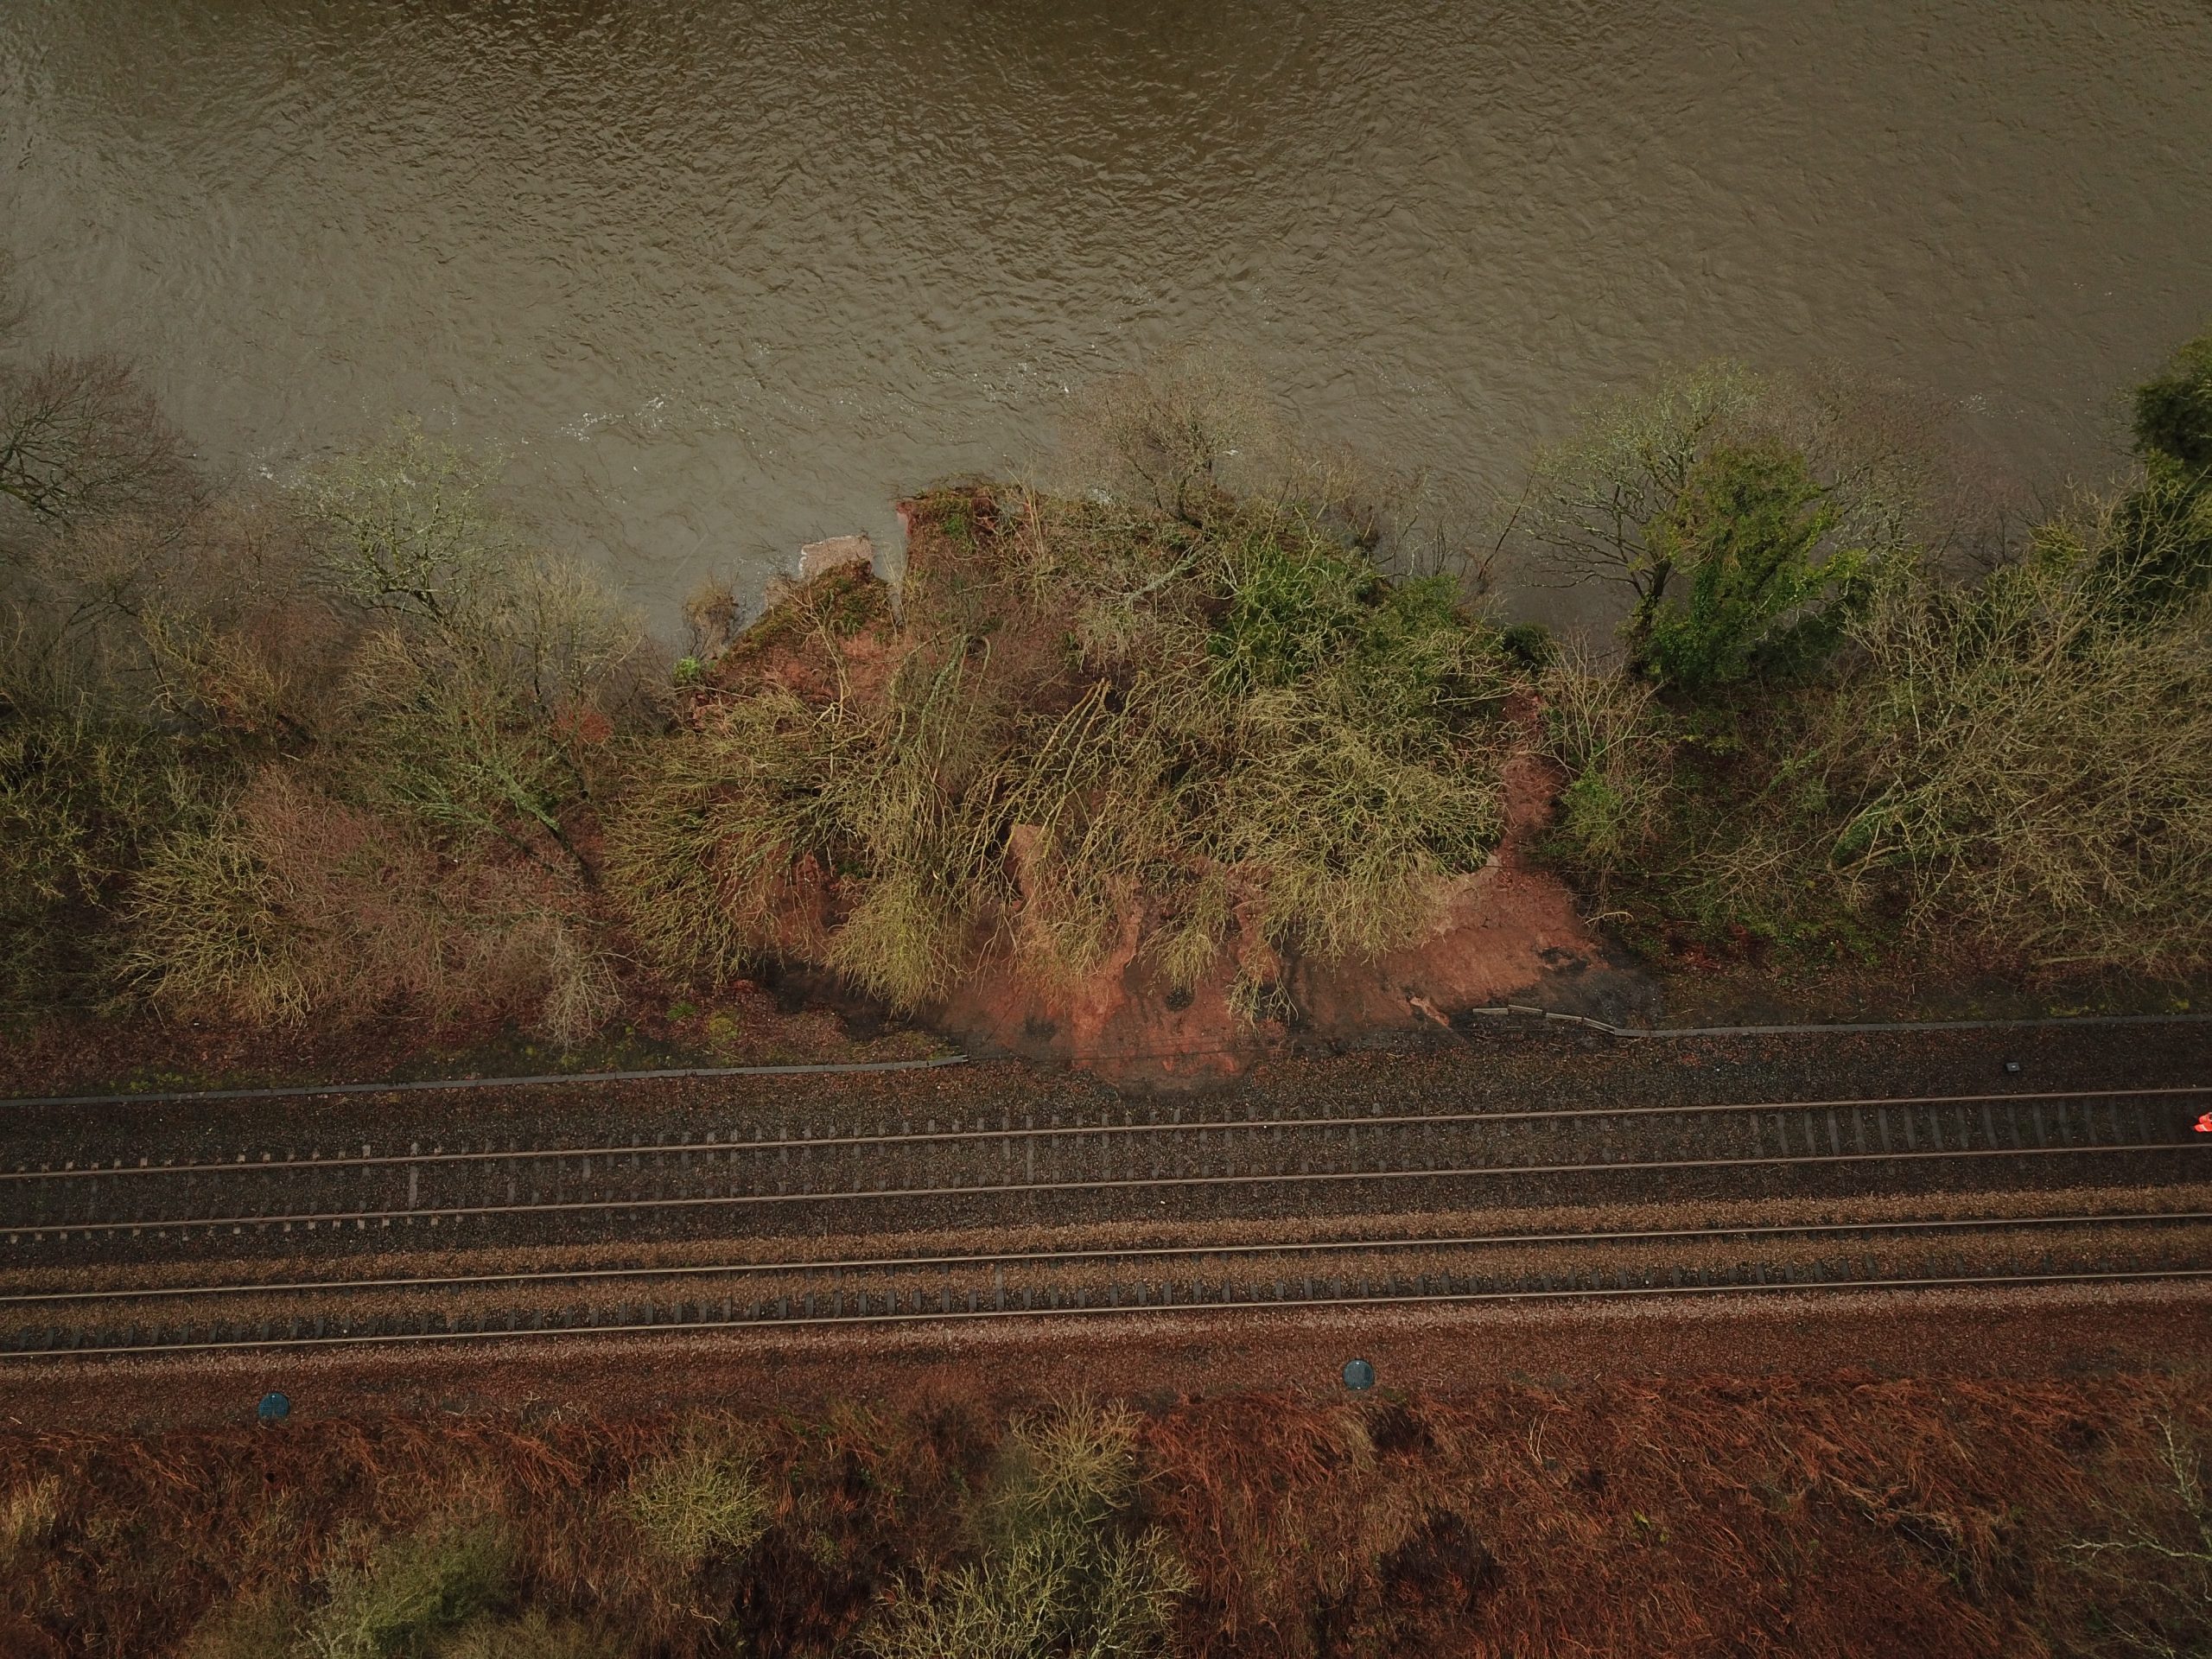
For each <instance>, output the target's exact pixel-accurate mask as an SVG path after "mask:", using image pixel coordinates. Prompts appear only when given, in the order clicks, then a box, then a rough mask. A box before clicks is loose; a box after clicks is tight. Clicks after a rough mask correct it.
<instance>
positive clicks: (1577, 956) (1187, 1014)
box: [931, 753, 1643, 1083]
mask: <svg viewBox="0 0 2212 1659" xmlns="http://www.w3.org/2000/svg"><path fill="white" fill-rule="evenodd" d="M1504 781H1505V791H1504V792H1505V808H1506V833H1505V836H1504V838H1503V841H1502V842H1500V843H1499V845H1498V847H1497V851H1496V852H1495V853H1494V854H1493V855H1491V861H1490V862H1489V864H1487V865H1486V866H1485V867H1484V868H1482V869H1479V870H1477V871H1475V872H1473V873H1472V874H1467V875H1464V876H1459V877H1456V878H1454V879H1452V880H1450V881H1447V882H1446V883H1444V884H1442V886H1441V888H1440V892H1439V893H1438V895H1437V906H1436V920H1435V923H1434V925H1433V927H1432V928H1431V930H1430V931H1429V933H1428V935H1427V937H1426V938H1422V939H1421V940H1418V941H1417V942H1415V943H1414V944H1408V945H1405V946H1402V947H1401V948H1400V949H1398V950H1393V951H1391V952H1389V954H1388V955H1386V956H1383V957H1377V958H1375V959H1373V960H1370V961H1351V962H1342V963H1328V964H1317V963H1288V964H1284V966H1285V968H1286V969H1287V980H1288V985H1287V988H1288V989H1289V992H1290V995H1291V997H1292V999H1293V1001H1294V1007H1295V1013H1294V1014H1293V1015H1292V1016H1291V1018H1290V1019H1289V1020H1263V1021H1261V1022H1259V1023H1256V1024H1255V1022H1253V1021H1252V1020H1249V1019H1247V1018H1246V1017H1245V1016H1244V1015H1243V1014H1241V1013H1240V1012H1239V1011H1238V1010H1237V1009H1236V1007H1233V1006H1232V1005H1231V1003H1230V995H1229V993H1230V984H1231V982H1233V980H1234V979H1235V977H1236V973H1237V970H1238V968H1239V966H1240V963H1239V961H1238V960H1237V959H1236V957H1235V956H1234V954H1233V953H1225V954H1224V959H1223V961H1222V962H1221V963H1218V964H1217V966H1216V968H1215V969H1214V971H1213V972H1212V973H1211V975H1210V976H1207V977H1206V978H1205V979H1204V980H1203V981H1201V982H1199V983H1198V985H1197V986H1196V987H1195V988H1193V989H1192V992H1191V993H1189V994H1188V995H1183V996H1178V995H1173V992H1172V991H1171V988H1169V987H1168V986H1167V985H1166V983H1165V982H1164V981H1163V980H1162V979H1161V977H1160V976H1159V974H1158V973H1157V972H1156V971H1154V969H1153V968H1152V966H1151V964H1150V963H1149V962H1148V961H1147V959H1146V957H1144V956H1143V955H1142V953H1141V933H1140V925H1139V924H1140V918H1138V917H1137V916H1136V915H1135V914H1131V915H1129V916H1128V917H1126V918H1124V922H1123V926H1122V935H1121V938H1119V939H1118V940H1117V941H1116V944H1115V947H1114V949H1113V950H1112V951H1111V952H1110V953H1109V955H1108V957H1107V958H1106V960H1105V961H1104V962H1103V963H1102V964H1101V965H1100V967H1099V968H1098V969H1097V970H1096V972H1095V973H1092V974H1090V975H1088V976H1085V977H1084V978H1083V979H1082V980H1081V981H1079V982H1077V983H1075V984H1073V985H1052V984H1046V983H1040V982H1039V981H1038V980H1037V978H1036V977H1035V976H1033V975H1032V974H1030V973H1028V972H1027V971H1025V969H1024V967H1023V965H1022V963H1021V962H1020V959H1019V958H1018V957H1015V956H1014V954H1012V953H1011V952H1001V953H1000V954H998V955H996V956H995V957H991V958H988V959H987V960H986V961H985V962H984V963H982V965H980V966H979V967H978V968H977V969H976V970H975V971H974V972H972V973H971V974H969V976H968V977H967V978H966V979H965V980H964V981H963V982H962V983H961V984H960V985H959V986H958V987H957V988H956V989H955V990H954V991H953V993H952V994H951V995H950V996H949V997H947V998H946V999H945V1001H944V1003H943V1004H942V1005H941V1006H940V1007H936V1008H933V1009H932V1010H931V1023H932V1024H933V1025H935V1026H937V1027H938V1028H939V1029H940V1030H942V1031H944V1032H945V1033H947V1034H948V1035H950V1036H953V1037H955V1038H957V1039H958V1040H959V1041H960V1042H961V1043H962V1044H963V1046H966V1047H967V1048H968V1050H969V1052H972V1053H976V1054H979V1055H982V1054H1018V1055H1022V1056H1025V1057H1027V1058H1034V1059H1040V1060H1052V1061H1058V1062H1061V1063H1064V1064H1066V1065H1072V1066H1074V1067H1076V1068H1077V1070H1081V1071H1094V1072H1096V1073H1098V1074H1099V1075H1101V1076H1103V1077H1109V1078H1111V1079H1113V1080H1114V1081H1116V1082H1130V1083H1141V1082H1160V1081H1168V1080H1175V1079H1203V1078H1208V1077H1221V1076H1224V1075H1234V1074H1236V1073H1239V1072H1241V1071H1244V1070H1246V1069H1247V1068H1249V1066H1250V1065H1252V1064H1253V1063H1254V1062H1255V1061H1256V1060H1258V1059H1260V1058H1262V1057H1263V1056H1265V1055H1267V1054H1268V1053H1270V1052H1275V1051H1277V1050H1279V1049H1280V1048H1281V1047H1282V1046H1283V1045H1284V1044H1285V1043H1286V1042H1287V1040H1289V1039H1291V1038H1293V1037H1294V1036H1298V1037H1304V1038H1308V1039H1312V1038H1321V1039H1332V1038H1347V1039H1348V1038H1354V1037H1359V1036H1363V1035H1367V1034H1370V1033H1376V1032H1383V1031H1392V1030H1402V1029H1408V1028H1416V1029H1417V1028H1420V1027H1424V1026H1432V1025H1433V1026H1440V1027H1446V1028H1448V1027H1449V1025H1450V1021H1451V1018H1452V1015H1453V1014H1458V1013H1460V1012H1462V1011H1463V1010H1465V1009H1467V1008H1470V1007H1487V1006H1496V1005H1498V1004H1501V1003H1505V1002H1510V1001H1527V1002H1530V1003H1541V1004H1542V1005H1544V1006H1548V1007H1587V1008H1590V1009H1591V1010H1592V1011H1593V1012H1597V1011H1604V1012H1607V1013H1611V1014H1614V1015H1616V1016H1618V1015H1620V1014H1625V1013H1626V1012H1627V1011H1628V1010H1629V1009H1630V1007H1634V1006H1636V1005H1637V1003H1638V1002H1639V1001H1641V1000H1642V996H1643V991H1642V988H1641V987H1640V986H1639V985H1638V984H1637V982H1636V980H1635V979H1634V977H1633V976H1631V975H1630V974H1628V973H1626V972H1624V971H1623V970H1622V969H1619V968H1618V967H1617V966H1615V965H1613V964H1612V963H1611V960H1610V958H1609V957H1608V954H1607V950H1606V947H1605V944H1603V943H1602V942H1601V941H1600V940H1599V938H1598V937H1597V935H1596V934H1595V933H1594V932H1592V930H1591V929H1590V927H1589V925H1587V924H1586V922H1585V921H1584V920H1583V919H1582V915H1581V907H1580V901H1579V900H1578V899H1576V897H1575V895H1574V893H1573V891H1572V890H1571V889H1570V888H1568V887H1567V884H1566V883H1564V882H1563V881H1561V880H1560V879H1559V878H1558V877H1557V876H1555V875H1554V874H1551V873H1549V872H1548V871H1546V870H1544V869H1541V868H1538V867H1537V866H1536V865H1535V863H1533V862H1532V861H1531V860H1530V858H1529V842H1530V841H1531V839H1532V838H1533V837H1534V836H1536V835H1537V834H1539V833H1541V830H1542V829H1543V828H1544V826H1545V825H1546V824H1547V823H1548V822H1549V821H1550V817H1551V811H1552V803H1553V799H1554V793H1555V791H1556V787H1557V785H1556V781H1555V779H1553V778H1552V777H1551V776H1550V775H1549V773H1548V771H1547V769H1546V768H1545V766H1544V765H1543V763H1542V762H1541V760H1539V759H1537V757H1535V755H1533V754H1528V753H1522V754H1518V755H1516V756H1514V757H1513V758H1512V759H1511V760H1509V761H1508V762H1507V763H1506V766H1505V771H1504ZM1248 931H1249V930H1248Z"/></svg>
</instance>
